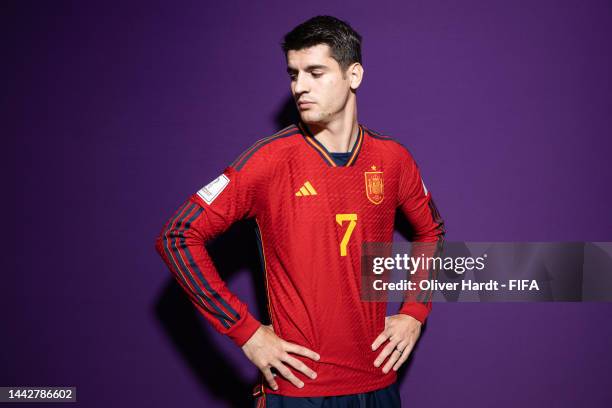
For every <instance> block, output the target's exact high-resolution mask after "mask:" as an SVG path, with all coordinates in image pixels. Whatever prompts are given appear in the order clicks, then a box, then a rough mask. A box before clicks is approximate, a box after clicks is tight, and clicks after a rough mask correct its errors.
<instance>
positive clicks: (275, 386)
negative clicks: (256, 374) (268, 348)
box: [261, 367, 278, 391]
mask: <svg viewBox="0 0 612 408" xmlns="http://www.w3.org/2000/svg"><path fill="white" fill-rule="evenodd" d="M261 372H262V374H263V376H264V378H265V379H266V381H267V382H268V384H270V387H271V388H272V389H273V390H274V391H276V390H277V389H278V384H276V381H275V380H274V376H273V375H272V371H271V370H270V367H264V368H262V369H261Z"/></svg>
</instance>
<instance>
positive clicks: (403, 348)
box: [372, 314, 421, 374]
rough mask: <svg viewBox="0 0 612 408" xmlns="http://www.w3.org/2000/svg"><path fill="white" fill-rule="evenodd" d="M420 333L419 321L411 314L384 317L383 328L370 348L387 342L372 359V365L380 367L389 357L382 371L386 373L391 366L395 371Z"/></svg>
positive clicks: (402, 362) (376, 347) (405, 358)
mask: <svg viewBox="0 0 612 408" xmlns="http://www.w3.org/2000/svg"><path fill="white" fill-rule="evenodd" d="M420 334H421V322H419V321H418V320H417V319H415V318H414V317H412V316H408V315H406V314H396V315H393V316H387V317H385V330H383V332H382V333H380V335H379V336H378V337H377V338H376V340H374V343H372V350H376V349H378V348H379V347H380V346H381V345H382V344H383V343H385V342H386V341H388V343H387V345H386V346H385V347H384V348H383V349H382V351H381V352H380V354H378V357H376V360H374V365H375V366H376V367H380V366H381V364H382V363H383V362H384V361H385V360H387V357H389V359H388V360H387V363H386V364H385V366H384V367H383V373H385V374H387V373H388V372H389V370H391V367H393V370H394V371H397V370H398V368H400V366H401V365H402V364H404V362H405V361H406V360H407V359H408V356H409V355H410V352H411V351H412V348H413V347H414V345H415V343H416V341H417V340H418V338H419V336H420Z"/></svg>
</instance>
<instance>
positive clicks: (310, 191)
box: [295, 181, 317, 197]
mask: <svg viewBox="0 0 612 408" xmlns="http://www.w3.org/2000/svg"><path fill="white" fill-rule="evenodd" d="M295 195H296V196H297V197H305V196H311V195H317V190H315V189H314V187H313V186H312V184H310V181H307V182H305V183H304V185H303V186H302V187H300V190H299V191H298V192H297V193H295Z"/></svg>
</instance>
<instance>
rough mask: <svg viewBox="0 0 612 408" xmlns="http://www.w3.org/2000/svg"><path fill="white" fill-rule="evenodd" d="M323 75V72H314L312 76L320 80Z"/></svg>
mask: <svg viewBox="0 0 612 408" xmlns="http://www.w3.org/2000/svg"><path fill="white" fill-rule="evenodd" d="M321 75H323V73H322V72H313V73H312V76H313V77H315V78H318V77H320V76H321Z"/></svg>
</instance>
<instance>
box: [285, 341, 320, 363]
mask: <svg viewBox="0 0 612 408" xmlns="http://www.w3.org/2000/svg"><path fill="white" fill-rule="evenodd" d="M283 345H284V349H285V351H286V352H288V353H293V354H298V355H300V356H304V357H308V358H309V359H311V360H314V361H319V359H320V358H321V356H320V355H318V354H317V353H315V352H314V351H312V350H310V349H307V348H306V347H304V346H299V345H297V344H294V343H289V342H288V341H286V342H284V344H283Z"/></svg>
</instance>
